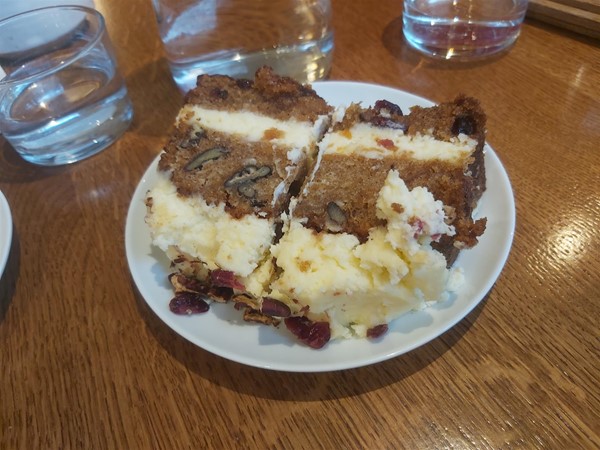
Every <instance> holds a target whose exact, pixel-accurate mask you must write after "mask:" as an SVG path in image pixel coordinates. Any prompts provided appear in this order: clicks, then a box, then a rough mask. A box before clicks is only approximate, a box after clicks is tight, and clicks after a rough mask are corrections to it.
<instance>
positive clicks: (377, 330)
mask: <svg viewBox="0 0 600 450" xmlns="http://www.w3.org/2000/svg"><path fill="white" fill-rule="evenodd" d="M387 331H388V325H387V323H382V324H381V325H375V326H374V327H372V328H369V329H368V330H367V337H368V338H370V339H376V338H378V337H381V336H383V335H384V334H385V333H387Z"/></svg>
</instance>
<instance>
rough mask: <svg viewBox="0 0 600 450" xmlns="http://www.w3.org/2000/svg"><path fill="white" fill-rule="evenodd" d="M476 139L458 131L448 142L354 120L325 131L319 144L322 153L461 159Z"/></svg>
mask: <svg viewBox="0 0 600 450" xmlns="http://www.w3.org/2000/svg"><path fill="white" fill-rule="evenodd" d="M476 145H477V142H476V141H475V140H474V139H471V138H470V137H468V136H467V135H464V134H460V135H458V136H457V137H456V138H453V139H452V141H451V142H444V141H440V140H436V139H435V138H434V137H433V136H423V135H420V134H419V135H415V136H408V135H404V134H403V133H402V131H400V130H394V129H391V128H379V127H373V126H371V125H369V124H366V123H357V124H354V125H353V126H352V128H350V129H349V130H344V131H338V132H335V133H328V134H327V135H325V137H324V138H323V140H322V141H321V143H320V144H319V147H320V148H321V150H322V151H323V152H324V153H326V154H327V153H337V154H342V155H349V154H353V153H359V154H360V155H362V156H365V157H366V158H374V159H376V158H383V157H384V156H386V155H391V154H399V153H406V154H407V155H408V156H410V157H411V158H413V159H416V160H429V159H440V160H443V161H460V160H463V159H464V158H466V157H468V156H469V155H470V154H471V153H472V152H473V151H474V150H475V146H476Z"/></svg>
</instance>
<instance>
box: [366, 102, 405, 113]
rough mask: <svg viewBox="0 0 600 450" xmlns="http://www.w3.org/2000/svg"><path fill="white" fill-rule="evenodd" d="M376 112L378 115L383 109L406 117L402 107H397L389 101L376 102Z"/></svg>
mask: <svg viewBox="0 0 600 450" xmlns="http://www.w3.org/2000/svg"><path fill="white" fill-rule="evenodd" d="M373 109H374V110H375V111H377V113H378V114H379V112H380V111H381V110H382V109H385V110H387V111H388V112H389V113H390V114H397V115H399V116H402V115H404V114H403V113H402V109H400V107H399V106H398V105H396V104H395V103H392V102H390V101H388V100H377V101H376V102H375V107H374V108H373Z"/></svg>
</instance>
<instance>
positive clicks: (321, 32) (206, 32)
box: [153, 0, 333, 92]
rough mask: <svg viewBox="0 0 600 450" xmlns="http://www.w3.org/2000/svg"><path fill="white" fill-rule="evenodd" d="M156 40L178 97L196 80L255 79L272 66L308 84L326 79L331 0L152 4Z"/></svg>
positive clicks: (163, 1)
mask: <svg viewBox="0 0 600 450" xmlns="http://www.w3.org/2000/svg"><path fill="white" fill-rule="evenodd" d="M153 4H154V9H155V12H156V18H157V21H158V26H159V31H160V37H161V39H162V42H163V44H164V48H165V51H166V55H167V60H168V62H169V65H170V67H171V72H172V74H173V78H174V80H175V82H176V83H177V84H178V86H179V87H180V89H181V90H182V91H184V92H185V91H187V90H189V89H191V88H193V87H194V86H195V85H196V78H197V77H198V75H200V74H204V73H208V74H224V75H229V76H232V77H236V78H253V77H254V73H255V72H256V70H257V69H258V68H259V67H261V66H263V65H268V66H271V67H272V68H273V69H274V71H275V72H276V73H277V74H279V75H287V76H291V77H293V78H295V79H296V80H298V81H300V82H302V83H306V82H312V81H315V80H319V79H321V78H324V77H325V76H327V74H328V73H329V68H330V66H331V58H332V50H333V32H332V29H331V4H330V0H153Z"/></svg>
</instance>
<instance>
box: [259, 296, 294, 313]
mask: <svg viewBox="0 0 600 450" xmlns="http://www.w3.org/2000/svg"><path fill="white" fill-rule="evenodd" d="M260 312H262V313H263V314H266V315H267V316H271V317H289V316H290V314H292V311H290V307H289V306H288V305H286V304H285V303H283V302H281V301H279V300H275V299H274V298H270V297H265V298H263V301H262V306H261V307H260Z"/></svg>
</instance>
